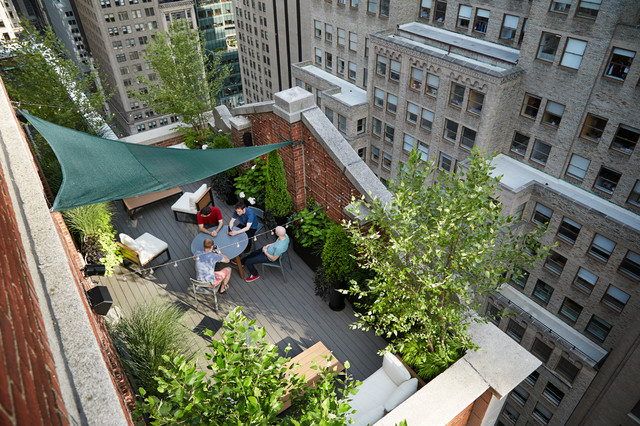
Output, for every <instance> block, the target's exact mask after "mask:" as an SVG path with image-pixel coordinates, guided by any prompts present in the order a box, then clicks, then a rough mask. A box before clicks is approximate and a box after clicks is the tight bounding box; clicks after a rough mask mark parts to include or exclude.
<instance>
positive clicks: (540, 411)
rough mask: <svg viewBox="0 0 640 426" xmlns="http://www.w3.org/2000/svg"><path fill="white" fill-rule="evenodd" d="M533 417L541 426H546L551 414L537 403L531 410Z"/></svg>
mask: <svg viewBox="0 0 640 426" xmlns="http://www.w3.org/2000/svg"><path fill="white" fill-rule="evenodd" d="M533 416H534V417H535V418H536V419H537V420H539V421H540V423H542V424H543V425H547V424H549V422H550V421H551V417H553V413H552V412H551V411H550V410H549V409H548V408H546V407H545V406H544V405H542V404H540V403H537V404H536V407H535V408H534V409H533Z"/></svg>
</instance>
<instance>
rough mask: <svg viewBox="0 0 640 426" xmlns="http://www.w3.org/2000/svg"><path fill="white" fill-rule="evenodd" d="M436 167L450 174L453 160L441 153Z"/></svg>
mask: <svg viewBox="0 0 640 426" xmlns="http://www.w3.org/2000/svg"><path fill="white" fill-rule="evenodd" d="M438 167H439V168H440V169H441V170H444V171H445V172H451V171H452V170H453V159H452V158H451V156H449V155H447V154H445V153H443V152H441V153H440V159H439V160H438Z"/></svg>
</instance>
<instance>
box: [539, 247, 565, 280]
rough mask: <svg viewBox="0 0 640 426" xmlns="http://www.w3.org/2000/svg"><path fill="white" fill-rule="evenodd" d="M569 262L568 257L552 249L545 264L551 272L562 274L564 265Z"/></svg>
mask: <svg viewBox="0 0 640 426" xmlns="http://www.w3.org/2000/svg"><path fill="white" fill-rule="evenodd" d="M566 264H567V258H566V257H564V256H562V255H561V254H559V253H557V252H555V251H553V250H551V251H550V252H549V256H547V261H546V262H545V264H544V266H545V268H547V269H548V270H550V271H551V272H554V273H556V274H558V275H560V274H562V270H563V269H564V266H565V265H566Z"/></svg>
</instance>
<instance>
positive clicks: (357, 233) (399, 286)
mask: <svg viewBox="0 0 640 426" xmlns="http://www.w3.org/2000/svg"><path fill="white" fill-rule="evenodd" d="M490 171H491V167H490V163H489V161H488V160H487V159H485V158H483V157H482V156H481V155H480V154H479V153H478V152H473V153H472V155H471V157H470V159H469V163H468V168H467V170H466V171H464V172H456V173H446V172H443V171H441V170H439V169H437V168H435V167H433V166H432V165H430V166H428V167H424V165H423V163H422V162H421V161H420V159H419V157H418V153H417V151H415V150H414V151H413V152H412V153H411V155H410V158H409V161H408V163H407V164H406V167H404V168H403V169H402V170H401V171H400V175H399V181H398V182H393V183H392V185H391V191H392V192H393V193H394V195H393V198H392V201H391V203H390V205H382V204H381V202H379V201H378V200H375V201H373V202H371V203H365V204H366V207H367V208H368V209H369V211H370V212H371V214H370V216H369V220H370V221H371V223H372V225H373V226H370V227H367V228H361V227H359V226H358V225H357V224H354V223H349V224H347V227H348V229H349V231H350V234H351V236H352V238H353V240H354V243H355V245H356V247H357V250H356V251H357V253H358V260H359V261H360V262H361V264H363V265H364V266H365V267H367V268H370V269H371V270H373V271H374V272H376V275H375V277H374V278H373V279H371V280H370V282H369V283H368V285H366V286H361V285H359V284H354V283H352V287H351V292H352V293H353V294H354V295H357V296H359V297H369V298H370V300H372V301H373V302H372V304H371V306H370V307H369V309H368V310H367V311H365V312H362V313H360V314H358V317H359V322H358V323H357V324H356V327H358V328H368V327H372V328H373V329H374V330H375V331H376V333H378V334H379V335H381V336H383V337H385V338H393V339H394V340H393V341H392V342H391V343H390V345H389V346H390V347H389V349H390V350H392V351H395V352H399V353H401V354H403V355H404V356H405V358H406V361H407V363H408V364H409V365H410V366H411V367H412V368H413V369H414V370H415V371H418V372H421V371H422V372H423V374H424V376H423V379H425V380H429V379H430V378H432V377H434V376H435V375H437V374H439V373H440V372H441V371H443V370H444V369H446V368H447V367H448V366H449V365H451V364H452V363H453V362H455V361H456V360H457V359H458V358H459V357H460V356H462V355H463V354H464V352H465V351H466V350H467V349H469V348H471V347H473V346H472V344H471V341H470V338H469V336H468V335H467V333H466V329H467V325H468V324H469V323H470V322H471V321H475V320H476V318H478V317H477V316H476V315H475V312H477V311H478V309H479V308H480V306H481V304H482V302H483V300H484V299H485V297H486V296H487V295H488V294H490V293H492V292H495V291H497V290H498V289H499V288H500V286H502V285H503V284H505V283H506V282H507V281H508V280H509V279H510V277H512V276H513V275H517V274H518V273H519V272H518V271H520V270H521V268H522V267H523V266H526V265H529V264H531V263H533V262H535V261H536V260H539V259H542V258H543V257H544V256H545V255H546V253H547V252H548V249H546V248H544V247H538V249H537V252H536V250H530V249H529V250H527V242H528V241H529V242H530V241H532V240H533V241H537V240H538V239H539V237H540V236H541V234H542V232H541V231H540V230H534V231H532V232H529V233H524V232H523V231H522V230H521V229H518V228H516V227H514V226H512V225H514V224H515V222H516V219H514V218H513V217H509V216H504V215H502V212H501V206H500V204H499V203H496V202H494V201H493V199H492V197H496V196H497V193H498V191H499V188H498V181H499V180H498V179H495V178H493V177H492V176H491V174H490ZM434 175H435V176H436V182H435V184H433V185H431V179H432V177H433V176H434ZM516 229H517V230H518V231H517V232H514V230H516ZM529 246H530V244H529Z"/></svg>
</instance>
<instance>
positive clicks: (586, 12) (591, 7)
mask: <svg viewBox="0 0 640 426" xmlns="http://www.w3.org/2000/svg"><path fill="white" fill-rule="evenodd" d="M600 3H602V0H580V3H578V9H577V10H576V16H580V17H581V18H588V19H596V16H598V11H599V10H600Z"/></svg>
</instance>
